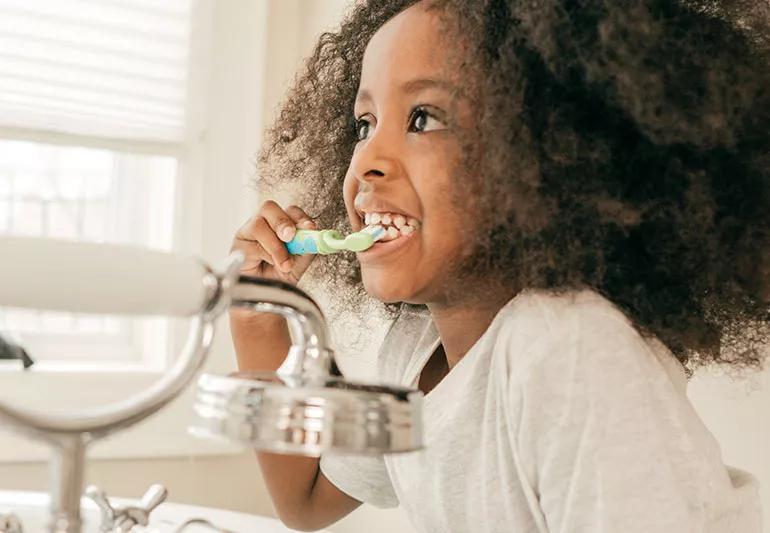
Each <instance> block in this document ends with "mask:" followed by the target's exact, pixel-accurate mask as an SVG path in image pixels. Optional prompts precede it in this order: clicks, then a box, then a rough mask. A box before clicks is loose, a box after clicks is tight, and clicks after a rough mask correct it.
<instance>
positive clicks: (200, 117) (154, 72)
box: [0, 0, 299, 462]
mask: <svg viewBox="0 0 770 533" xmlns="http://www.w3.org/2000/svg"><path fill="white" fill-rule="evenodd" d="M270 6H271V4H269V3H268V2H263V1H252V0H232V1H230V0H228V1H223V2H220V1H218V0H217V1H214V0H167V1H162V2H158V1H155V0H68V1H67V2H61V1H59V0H52V1H42V0H23V1H22V0H15V1H10V0H0V202H2V205H3V207H0V209H4V211H3V212H2V213H3V215H0V224H2V226H0V233H6V234H8V233H13V234H23V235H29V234H33V235H37V234H50V235H52V236H54V237H56V238H62V239H67V238H69V239H75V238H80V239H87V240H91V241H99V240H103V242H121V243H131V244H141V245H142V246H148V247H152V248H156V249H171V250H173V251H174V252H178V253H182V254H186V255H194V256H197V257H200V258H202V259H203V260H204V261H206V262H207V263H208V264H210V265H212V266H214V267H219V266H221V265H222V264H223V262H224V259H225V257H226V254H227V251H228V249H229V243H230V240H231V239H232V236H233V234H234V232H235V230H236V229H237V228H238V227H239V226H240V225H241V224H242V223H243V221H244V220H245V219H246V218H247V217H248V216H249V215H251V214H252V212H253V208H254V198H253V197H250V191H251V187H250V183H251V181H252V179H253V175H254V155H255V153H256V151H257V150H258V147H259V142H260V135H261V130H262V127H263V121H262V113H263V106H265V103H264V100H263V96H264V93H265V88H264V85H263V84H264V83H266V82H269V81H271V80H272V83H273V84H276V85H277V80H276V79H275V78H276V76H275V75H274V74H271V75H269V76H266V75H265V72H266V70H267V69H268V68H269V67H270V66H271V65H272V66H273V67H275V68H277V66H278V65H284V64H289V63H292V62H294V61H295V60H298V59H299V58H298V57H294V56H293V55H292V49H291V48H289V49H285V45H284V44H282V43H284V40H285V39H284V33H285V32H284V31H283V30H281V32H277V33H279V34H277V35H276V40H277V41H278V42H279V44H280V45H279V46H277V48H276V49H275V50H276V52H275V53H273V54H271V56H270V58H272V60H274V61H275V65H273V64H272V63H268V61H267V55H266V47H267V46H268V28H269V27H270V19H269V17H271V16H272V15H271V14H270V10H269V8H270ZM298 14H299V13H298ZM9 17H12V18H9ZM31 19H34V20H35V23H32V22H30V20H31ZM25 20H26V21H27V22H24V21H25ZM7 21H12V23H11V22H8V23H7V24H6V22H7ZM102 24H104V26H100V25H102ZM296 24H297V27H299V19H297V21H296ZM97 27H101V28H102V29H101V30H98V31H97V30H96V28H97ZM22 33H24V36H22V35H21V34H22ZM22 37H23V38H24V39H25V40H24V41H23V42H22V43H20V44H19V42H18V41H19V40H20V39H22ZM81 38H82V39H83V42H82V43H81V42H80V41H78V39H81ZM100 39H101V40H100ZM14 42H16V44H13V43H14ZM100 43H101V44H100ZM43 45H45V46H46V48H43ZM278 52H281V53H280V54H278ZM22 67H23V68H22ZM14 69H16V70H14ZM4 76H5V77H7V78H8V79H11V78H13V79H24V80H26V81H24V83H26V84H27V85H24V86H23V87H24V88H23V89H22V88H21V87H22V86H21V85H19V84H18V83H20V82H18V83H17V85H13V86H11V85H9V82H7V80H4V79H2V78H3V77H4ZM27 78H29V79H27ZM42 80H47V81H42ZM274 92H275V93H276V94H277V93H279V92H281V91H279V90H278V89H277V88H276V89H275V91H274ZM57 95H61V96H62V98H58V99H57ZM22 151H26V155H24V156H23V160H24V161H23V162H19V159H20V158H22V154H21V152H22ZM9 153H10V154H13V155H14V156H16V155H18V157H17V158H16V159H15V163H14V165H13V166H14V168H13V169H9V168H8V167H9V166H10V165H7V164H5V163H7V162H8V161H7V160H6V157H7V156H8V154H9ZM66 176H70V177H66ZM73 176H74V177H73ZM105 206H109V207H105ZM9 212H10V214H9ZM22 214H23V216H22ZM12 219H13V220H12ZM3 259H5V258H3ZM2 311H3V312H4V313H5V314H3V316H4V317H5V319H6V320H8V314H7V311H8V310H6V309H3V310H2ZM14 311H18V310H14ZM25 312H26V311H25ZM97 318H98V320H97ZM122 318H124V317H93V316H82V315H80V316H72V315H70V316H62V315H53V314H49V313H45V312H41V313H40V314H37V313H34V312H33V313H28V314H22V315H15V316H14V317H13V318H12V319H11V320H13V321H14V322H13V327H14V328H16V329H17V330H18V331H19V333H18V335H20V336H23V337H24V339H25V341H26V342H27V343H28V344H27V346H28V347H29V348H30V352H31V355H32V356H33V357H36V359H37V361H38V363H39V364H36V365H35V366H33V367H32V369H31V370H30V371H28V372H22V371H21V370H20V365H18V364H16V361H13V362H3V361H0V402H3V403H9V404H11V405H15V406H21V407H23V408H25V409H32V410H38V411H44V412H50V411H51V410H54V409H55V410H64V411H67V410H71V409H80V408H82V407H83V406H85V405H88V406H96V405H104V404H106V403H110V402H114V401H122V400H125V399H126V398H127V397H129V396H131V395H132V394H135V393H137V392H138V391H141V390H144V389H146V388H147V387H148V386H149V385H150V384H152V383H153V382H155V381H157V380H158V379H159V377H160V373H161V372H162V371H163V369H164V366H166V364H167V362H168V360H169V359H170V358H172V357H174V356H176V355H177V354H179V353H180V352H181V347H182V345H183V343H184V340H185V334H186V330H185V329H186V321H185V322H184V323H181V322H180V323H177V322H175V321H172V322H171V323H170V324H168V323H165V322H162V321H161V322H157V321H156V322H152V321H149V322H145V323H143V325H142V324H139V325H137V324H136V323H131V322H123V326H121V322H120V320H119V319H122ZM40 325H42V326H43V328H44V329H43V331H42V332H41V330H40V329H39V326H40ZM3 327H4V324H3V323H0V330H2V328H3ZM35 329H37V331H38V333H37V336H36V337H35V339H33V338H32V337H31V336H30V335H29V334H28V333H27V332H29V331H32V330H35ZM61 335H64V336H65V337H69V339H67V338H62V337H57V336H61ZM105 346H109V347H110V348H109V349H110V353H109V354H108V353H107V352H106V351H105ZM76 348H77V349H76ZM234 361H235V355H234V353H233V348H232V342H231V341H230V338H229V334H228V331H227V319H226V316H223V317H221V319H220V321H219V322H218V324H217V335H216V336H215V337H214V341H213V346H212V349H211V353H210V356H209V359H208V361H207V364H206V370H207V371H211V372H220V373H226V372H229V371H231V370H232V369H233V367H234ZM192 389H193V387H190V388H188V390H187V391H185V393H184V395H183V396H182V397H181V398H179V399H177V400H176V401H174V402H172V403H171V404H170V405H169V406H167V407H166V408H165V409H163V410H162V411H161V412H160V413H158V414H157V415H155V416H153V417H152V418H150V419H149V420H147V421H146V422H143V423H142V424H140V425H138V426H137V427H135V428H132V429H131V430H129V431H126V432H125V433H122V434H120V435H118V436H117V437H116V438H114V439H108V440H107V441H105V442H101V443H99V444H98V445H97V446H95V447H94V448H93V449H92V450H91V451H90V453H89V457H100V458H108V457H109V458H135V457H161V456H179V455H187V454H196V455H198V454H219V453H231V452H233V451H234V449H233V447H231V446H227V445H223V444H220V443H215V442H212V441H206V440H200V439H198V438H195V437H193V436H190V435H188V434H187V426H188V425H189V423H190V422H191V421H192V419H193V411H192V407H191V402H192V397H193V390H192ZM47 457H48V450H47V449H46V448H45V447H43V446H39V445H38V444H37V443H35V442H32V441H29V440H28V439H26V438H24V437H21V436H18V435H15V434H13V433H10V432H0V462H4V461H12V462H18V461H24V460H35V461H37V460H41V459H46V458H47Z"/></svg>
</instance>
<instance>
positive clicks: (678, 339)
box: [260, 0, 770, 370]
mask: <svg viewBox="0 0 770 533" xmlns="http://www.w3.org/2000/svg"><path fill="white" fill-rule="evenodd" d="M425 1H429V0H425ZM413 3H415V2H414V0H370V1H365V2H359V3H357V4H356V5H355V6H354V7H353V9H352V10H351V12H350V13H349V14H348V16H347V18H346V19H345V20H344V21H343V22H342V24H341V27H340V29H339V31H336V32H330V33H324V34H323V35H322V36H321V38H320V40H319V42H318V44H317V46H316V47H315V50H314V52H313V54H312V56H311V57H310V58H309V59H308V60H307V62H306V66H305V69H304V70H303V71H302V73H300V74H299V75H298V77H297V79H296V82H295V84H294V86H293V88H292V89H291V91H290V92H289V94H288V96H287V99H286V100H285V102H284V103H283V105H282V108H281V109H280V112H279V114H278V117H277V120H276V122H275V124H274V126H273V127H272V128H271V129H269V130H268V135H267V140H266V142H265V145H264V147H263V151H262V153H261V157H260V162H261V172H260V174H261V176H263V178H262V179H261V183H262V184H265V185H268V186H269V189H268V190H270V188H272V187H274V186H276V185H280V186H281V187H283V186H284V185H286V184H289V185H292V186H293V190H294V191H296V192H297V193H298V197H297V198H296V201H297V203H298V205H301V206H303V208H305V209H306V210H307V211H308V212H309V213H310V214H311V216H313V217H315V218H317V219H318V222H319V224H320V225H321V227H334V228H338V229H342V230H349V229H350V224H349V222H348V220H347V215H346V212H345V208H344V204H343V199H342V194H341V191H342V182H343V179H344V176H345V173H346V169H347V167H348V164H349V162H350V159H351V156H352V153H353V147H354V145H355V143H356V132H355V124H354V121H353V116H352V109H353V103H354V100H355V97H356V92H357V89H358V85H359V80H360V72H361V63H362V58H363V54H364V50H365V47H366V45H367V43H368V41H369V40H370V38H371V37H372V36H373V34H374V33H375V32H376V31H377V30H378V29H379V28H380V27H381V26H382V25H383V24H384V23H385V22H386V21H388V20H389V19H390V18H391V17H393V16H394V15H395V14H397V13H399V12H400V11H402V10H403V9H405V8H406V7H408V6H410V5H411V4H413ZM430 8H431V9H436V10H437V11H439V12H440V13H441V14H442V23H444V24H446V25H447V29H448V30H450V31H452V32H455V33H454V35H457V36H458V39H461V40H462V41H463V43H464V44H465V43H467V44H468V45H469V46H467V47H465V46H464V47H463V54H464V56H463V57H462V58H461V61H462V62H463V64H464V65H466V66H467V67H468V68H471V69H475V72H477V73H478V75H476V76H467V77H466V78H467V79H468V81H467V87H465V89H464V90H467V91H470V92H472V93H474V94H477V95H478V96H479V97H478V99H477V101H478V104H477V106H478V107H477V117H478V125H477V127H476V129H474V131H472V132H468V133H467V135H466V139H465V140H464V146H466V150H467V153H468V154H469V155H468V158H467V160H468V161H470V160H471V159H474V158H477V157H478V150H474V147H478V146H484V151H483V155H482V156H481V159H480V160H475V161H474V165H473V167H471V166H470V165H464V167H465V168H464V169H461V170H462V173H463V176H464V177H465V179H458V180H457V192H456V194H457V195H458V197H460V196H462V197H464V198H466V199H473V201H472V202H471V204H472V206H473V207H472V208H473V212H474V217H475V220H476V221H477V223H476V224H475V230H476V235H477V239H476V242H475V243H474V246H473V248H472V249H473V253H471V254H469V256H468V258H467V259H466V260H465V264H464V265H463V271H466V272H476V273H483V275H484V276H486V277H487V278H488V279H489V280H490V284H491V283H495V284H503V285H506V286H508V287H513V288H537V289H545V290H550V291H565V290H571V289H580V288H591V289H593V290H595V291H597V292H599V293H600V294H602V295H604V296H605V297H607V298H608V299H609V300H610V301H612V302H613V303H614V304H615V305H617V306H618V307H619V308H620V309H621V310H622V311H623V312H624V313H625V314H626V315H627V316H628V317H629V318H630V319H631V320H632V322H633V323H634V324H635V326H636V327H637V328H638V330H639V331H640V332H641V333H642V334H643V335H654V336H656V337H658V338H659V339H660V340H661V341H662V342H664V343H665V344H666V345H667V346H668V347H669V348H670V349H671V350H672V352H673V353H674V354H675V355H676V357H677V358H678V359H679V360H680V361H681V362H682V363H683V364H685V366H687V367H688V369H690V370H692V369H694V368H695V367H697V366H699V365H705V364H708V363H714V362H716V363H723V364H727V365H729V366H732V367H734V368H739V369H741V368H747V367H759V366H761V363H762V361H763V350H764V349H765V346H766V343H767V339H768V338H770V337H768V335H769V334H770V314H769V313H768V300H770V266H769V265H770V262H769V260H770V254H769V253H768V251H767V250H768V248H769V246H768V245H769V244H770V68H768V67H769V66H770V7H768V4H767V3H764V2H759V1H756V0H744V1H738V0H734V1H729V0H724V1H719V0H682V1H677V0H624V1H618V0H582V1H577V0H543V1H541V2H529V1H525V0H435V1H432V2H430ZM471 168H473V171H472V172H471V170H470V169H471ZM479 169H481V170H479ZM481 176H483V179H481V178H480V177H481ZM468 178H475V179H468ZM315 265H316V266H315V267H314V269H313V277H314V279H319V280H323V283H325V284H326V285H327V286H333V287H335V292H334V295H335V301H336V303H337V308H338V309H343V308H348V309H349V308H355V306H356V303H357V302H361V301H364V300H366V296H365V293H364V292H363V289H362V284H361V277H360V270H359V267H358V263H357V262H356V261H355V260H354V259H353V258H352V257H350V256H349V255H343V254H338V255H336V256H330V257H326V258H324V260H323V261H316V262H315ZM341 286H345V287H346V288H347V290H345V291H340V287H341Z"/></svg>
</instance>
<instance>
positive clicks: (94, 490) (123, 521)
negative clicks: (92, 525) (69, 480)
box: [86, 485, 168, 533]
mask: <svg viewBox="0 0 770 533" xmlns="http://www.w3.org/2000/svg"><path fill="white" fill-rule="evenodd" d="M86 496H87V497H88V498H90V499H91V500H93V501H94V503H96V505H97V506H98V507H99V511H100V512H101V516H102V522H101V525H100V531H102V533H129V532H130V531H132V530H133V529H134V526H146V525H148V524H149V522H150V513H152V511H154V510H155V508H156V507H157V506H158V505H160V504H161V503H163V502H164V501H166V498H167V497H168V490H166V487H164V486H163V485H153V486H151V487H150V488H149V489H147V492H145V493H144V496H142V499H141V501H140V502H139V503H138V504H136V505H129V506H113V505H112V503H111V502H110V499H109V498H108V497H107V494H105V492H104V491H103V490H102V489H100V488H99V487H96V486H94V485H90V486H89V487H88V488H86Z"/></svg>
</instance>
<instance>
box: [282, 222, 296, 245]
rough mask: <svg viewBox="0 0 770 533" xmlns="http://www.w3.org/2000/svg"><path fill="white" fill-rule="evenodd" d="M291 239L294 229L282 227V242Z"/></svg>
mask: <svg viewBox="0 0 770 533" xmlns="http://www.w3.org/2000/svg"><path fill="white" fill-rule="evenodd" d="M292 237H294V228H292V227H291V226H284V227H283V229H282V230H281V238H283V240H284V241H286V242H289V241H290V240H291V238H292Z"/></svg>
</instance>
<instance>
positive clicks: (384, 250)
mask: <svg viewBox="0 0 770 533" xmlns="http://www.w3.org/2000/svg"><path fill="white" fill-rule="evenodd" d="M417 233H419V232H417V231H414V232H412V233H410V234H409V235H401V236H400V237H398V238H396V239H393V240H392V241H388V242H376V243H374V246H372V247H371V248H369V249H368V250H365V251H363V252H357V253H356V257H358V260H359V262H361V263H370V262H374V261H377V260H379V259H380V258H382V257H385V256H388V255H391V254H393V253H394V252H396V251H398V250H402V249H403V248H404V247H405V246H406V245H407V244H409V243H410V242H411V241H412V240H414V237H415V235H417Z"/></svg>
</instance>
